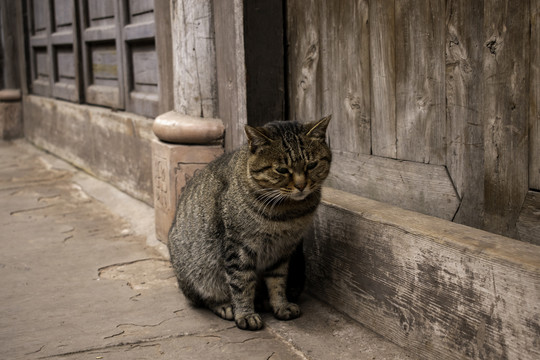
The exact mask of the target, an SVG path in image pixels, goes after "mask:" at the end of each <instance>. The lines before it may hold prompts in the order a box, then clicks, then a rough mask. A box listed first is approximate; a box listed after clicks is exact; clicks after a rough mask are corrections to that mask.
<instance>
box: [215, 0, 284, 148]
mask: <svg viewBox="0 0 540 360" xmlns="http://www.w3.org/2000/svg"><path fill="white" fill-rule="evenodd" d="M213 5H214V7H213V9H214V25H215V34H216V61H217V64H216V65H217V88H218V99H219V117H220V118H221V119H222V120H223V122H224V124H225V127H226V130H225V149H226V150H227V151H231V150H233V149H235V148H237V147H238V146H240V145H241V144H243V143H244V141H245V137H244V125H245V124H250V125H255V126H257V125H263V124H265V123H266V122H268V121H272V120H284V117H285V116H284V114H285V105H284V104H285V81H284V80H285V79H284V63H285V58H284V49H283V41H284V39H283V6H282V3H281V2H279V1H263V0H255V1H253V0H251V1H247V0H234V1H229V0H214V1H213Z"/></svg>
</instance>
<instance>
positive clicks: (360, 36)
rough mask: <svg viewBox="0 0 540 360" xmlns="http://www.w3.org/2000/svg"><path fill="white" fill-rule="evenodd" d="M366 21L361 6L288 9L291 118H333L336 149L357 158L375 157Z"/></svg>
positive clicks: (306, 4) (297, 4)
mask: <svg viewBox="0 0 540 360" xmlns="http://www.w3.org/2000/svg"><path fill="white" fill-rule="evenodd" d="M368 15H369V8H368V5H367V2H366V1H363V0H355V1H348V2H340V1H334V2H319V1H291V2H289V3H288V24H289V25H288V27H289V29H290V31H289V34H288V38H289V43H290V46H289V51H290V54H289V67H290V74H291V79H290V84H289V87H290V93H291V96H292V101H291V107H292V109H291V110H290V113H291V117H292V118H293V119H295V120H299V121H310V120H313V119H318V118H320V117H322V116H324V115H328V114H332V115H333V117H334V118H335V119H339V121H336V122H332V123H330V127H329V129H328V134H329V137H330V139H339V143H336V144H334V148H336V149H338V150H342V151H346V152H350V153H354V154H369V153H370V152H371V124H370V122H371V120H370V118H371V112H370V106H371V105H370V102H371V100H370V65H369V64H370V62H369V29H368ZM322 64H324V66H321V65H322Z"/></svg>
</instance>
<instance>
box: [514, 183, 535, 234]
mask: <svg viewBox="0 0 540 360" xmlns="http://www.w3.org/2000/svg"><path fill="white" fill-rule="evenodd" d="M517 228H518V232H519V239H520V240H522V241H526V242H529V243H531V244H535V245H540V192H537V191H529V192H527V196H526V197H525V202H524V203H523V207H522V208H521V212H520V214H519V218H518V222H517Z"/></svg>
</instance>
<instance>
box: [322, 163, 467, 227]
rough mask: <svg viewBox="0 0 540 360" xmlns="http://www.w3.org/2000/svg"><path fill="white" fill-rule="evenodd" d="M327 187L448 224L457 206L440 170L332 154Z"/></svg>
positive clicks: (438, 168) (442, 170) (455, 199)
mask: <svg viewBox="0 0 540 360" xmlns="http://www.w3.org/2000/svg"><path fill="white" fill-rule="evenodd" d="M326 183H327V185H328V186H330V187H333V188H336V189H339V190H343V191H347V192H350V193H352V194H356V195H360V196H364V197H367V198H370V199H373V200H377V201H382V202H385V203H388V204H392V205H395V206H399V207H401V208H404V209H408V210H413V211H417V212H420V213H423V214H426V215H432V216H437V217H439V218H442V219H446V220H452V219H453V217H454V214H455V213H456V210H457V209H458V206H459V203H460V201H459V198H458V196H457V194H456V191H455V189H454V186H453V185H452V181H451V179H450V178H449V177H448V172H447V171H446V169H445V167H444V166H439V165H429V164H422V163H416V162H411V161H399V160H393V159H387V158H381V157H377V156H370V155H357V156H351V155H350V154H346V155H343V154H340V153H339V152H334V156H333V159H332V170H331V173H330V177H329V179H328V180H327V182H326Z"/></svg>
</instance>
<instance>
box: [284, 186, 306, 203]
mask: <svg viewBox="0 0 540 360" xmlns="http://www.w3.org/2000/svg"><path fill="white" fill-rule="evenodd" d="M310 193H311V191H309V190H308V189H305V190H304V191H294V192H292V193H289V194H287V196H288V198H289V199H291V200H296V201H300V200H304V199H305V198H306V197H307V196H308V195H309V194H310Z"/></svg>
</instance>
